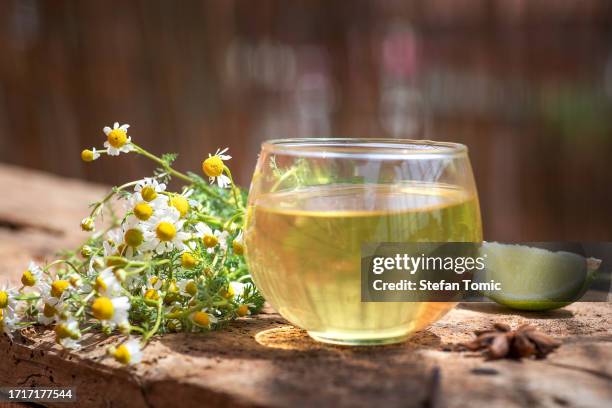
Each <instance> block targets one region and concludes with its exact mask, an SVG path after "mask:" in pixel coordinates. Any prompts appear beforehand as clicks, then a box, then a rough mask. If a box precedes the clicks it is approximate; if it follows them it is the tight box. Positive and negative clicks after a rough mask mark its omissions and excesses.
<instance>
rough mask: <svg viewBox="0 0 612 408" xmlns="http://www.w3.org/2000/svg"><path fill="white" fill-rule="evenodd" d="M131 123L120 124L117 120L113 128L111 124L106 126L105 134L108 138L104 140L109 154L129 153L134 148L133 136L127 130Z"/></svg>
mask: <svg viewBox="0 0 612 408" xmlns="http://www.w3.org/2000/svg"><path fill="white" fill-rule="evenodd" d="M129 127H130V125H121V126H119V123H118V122H115V124H114V125H113V127H112V129H111V128H110V127H109V126H105V127H104V129H102V130H103V131H104V134H105V135H106V137H107V138H108V140H107V141H106V142H104V147H106V151H107V153H108V155H109V156H119V154H120V153H129V152H131V151H132V150H134V146H132V138H131V137H129V136H128V134H127V130H128V128H129Z"/></svg>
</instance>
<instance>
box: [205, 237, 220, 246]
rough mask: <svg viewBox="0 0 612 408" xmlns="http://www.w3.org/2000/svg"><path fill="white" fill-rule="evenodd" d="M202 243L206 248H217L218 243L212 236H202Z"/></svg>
mask: <svg viewBox="0 0 612 408" xmlns="http://www.w3.org/2000/svg"><path fill="white" fill-rule="evenodd" d="M202 241H203V242H204V245H205V246H206V248H213V247H215V246H217V244H218V243H219V239H218V238H217V237H215V236H214V235H204V238H202Z"/></svg>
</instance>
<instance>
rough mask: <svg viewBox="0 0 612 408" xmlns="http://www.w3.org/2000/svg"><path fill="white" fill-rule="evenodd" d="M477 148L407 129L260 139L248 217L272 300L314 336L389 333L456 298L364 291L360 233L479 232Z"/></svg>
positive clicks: (413, 325)
mask: <svg viewBox="0 0 612 408" xmlns="http://www.w3.org/2000/svg"><path fill="white" fill-rule="evenodd" d="M481 241H482V227H481V220H480V209H479V205H478V197H477V193H476V186H475V183H474V178H473V175H472V170H471V166H470V162H469V159H468V155H467V148H466V147H465V146H463V145H461V144H456V143H439V142H431V141H413V140H400V139H283V140H270V141H267V142H264V143H263V144H262V150H261V154H260V156H259V160H258V162H257V167H256V169H255V173H254V175H253V179H252V182H251V189H250V193H249V200H248V213H247V220H246V227H245V248H246V256H247V262H248V265H249V268H250V271H251V273H252V275H253V280H254V281H255V284H256V285H257V287H258V288H259V289H260V290H261V292H262V293H263V295H264V296H265V298H266V299H267V301H268V302H269V303H270V304H271V305H272V306H273V307H274V308H275V309H276V310H277V311H278V312H279V313H280V314H281V315H282V316H283V317H284V318H286V319H287V320H288V321H289V322H291V323H292V324H294V325H296V326H298V327H300V328H303V329H305V330H307V331H308V333H309V335H310V336H311V337H313V338H315V339H316V340H319V341H323V342H327V343H334V344H347V345H369V344H389V343H396V342H400V341H403V340H405V339H406V338H408V337H409V336H410V334H411V333H413V332H415V331H417V330H420V329H422V328H424V327H425V326H427V325H429V324H431V323H433V322H434V321H436V320H437V319H439V318H440V317H442V316H443V315H444V314H445V313H446V312H447V311H449V310H450V309H451V308H452V307H453V306H454V305H455V303H448V302H361V245H362V244H364V243H376V242H401V243H403V242H481Z"/></svg>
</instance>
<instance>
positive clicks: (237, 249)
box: [232, 241, 244, 255]
mask: <svg viewBox="0 0 612 408" xmlns="http://www.w3.org/2000/svg"><path fill="white" fill-rule="evenodd" d="M232 248H233V249H234V253H235V254H236V255H242V254H244V245H242V243H241V242H238V241H234V242H232Z"/></svg>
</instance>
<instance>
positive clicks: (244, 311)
mask: <svg viewBox="0 0 612 408" xmlns="http://www.w3.org/2000/svg"><path fill="white" fill-rule="evenodd" d="M236 314H237V315H238V316H240V317H243V316H246V315H248V314H249V307H248V306H247V305H240V306H238V309H237V310H236Z"/></svg>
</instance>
